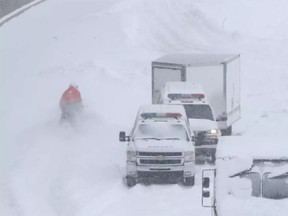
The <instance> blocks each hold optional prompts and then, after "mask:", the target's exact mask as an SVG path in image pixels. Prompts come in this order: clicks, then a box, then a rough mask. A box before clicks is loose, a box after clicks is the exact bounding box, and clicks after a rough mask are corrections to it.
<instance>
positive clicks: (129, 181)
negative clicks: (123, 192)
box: [126, 176, 136, 187]
mask: <svg viewBox="0 0 288 216" xmlns="http://www.w3.org/2000/svg"><path fill="white" fill-rule="evenodd" d="M126 184H127V186H128V187H133V186H135V185H136V179H135V178H133V177H131V176H127V177H126Z"/></svg>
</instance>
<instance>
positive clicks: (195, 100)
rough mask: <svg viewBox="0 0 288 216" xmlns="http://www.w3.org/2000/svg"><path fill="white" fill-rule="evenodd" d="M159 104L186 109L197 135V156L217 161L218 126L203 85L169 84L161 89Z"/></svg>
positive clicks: (191, 125) (189, 83)
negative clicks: (180, 106) (179, 106)
mask: <svg viewBox="0 0 288 216" xmlns="http://www.w3.org/2000/svg"><path fill="white" fill-rule="evenodd" d="M157 103H159V104H174V105H175V104H177V105H182V106H183V107H184V109H185V112H186V116H187V118H188V119H189V124H190V127H191V130H193V131H194V133H195V144H196V155H199V156H208V157H211V159H212V162H214V161H215V153H216V147H217V145H216V144H217V143H218V139H219V136H220V135H221V132H220V130H219V129H218V124H217V122H216V120H215V118H214V113H213V110H212V108H211V106H210V104H209V102H208V99H207V98H206V96H205V92H204V91H203V89H202V87H201V85H199V84H196V83H191V82H167V83H166V84H165V85H164V87H163V88H162V89H161V92H160V97H159V99H158V101H157Z"/></svg>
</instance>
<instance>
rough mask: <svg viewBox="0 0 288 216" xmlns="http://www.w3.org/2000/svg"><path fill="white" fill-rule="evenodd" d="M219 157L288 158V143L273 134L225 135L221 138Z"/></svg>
mask: <svg viewBox="0 0 288 216" xmlns="http://www.w3.org/2000/svg"><path fill="white" fill-rule="evenodd" d="M217 157H218V158H225V157H238V158H247V157H248V158H251V159H253V160H255V159H271V160H277V159H288V145H287V141H286V140H283V138H278V137H273V136H261V137H254V136H230V137H228V136H225V137H221V138H220V139H219V143H218V147H217Z"/></svg>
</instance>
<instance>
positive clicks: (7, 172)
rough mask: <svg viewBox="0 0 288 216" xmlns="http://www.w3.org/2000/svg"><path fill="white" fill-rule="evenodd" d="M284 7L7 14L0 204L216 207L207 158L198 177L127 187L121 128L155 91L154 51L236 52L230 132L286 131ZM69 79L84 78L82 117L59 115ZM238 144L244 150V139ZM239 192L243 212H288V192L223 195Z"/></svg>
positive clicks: (35, 209)
mask: <svg viewBox="0 0 288 216" xmlns="http://www.w3.org/2000/svg"><path fill="white" fill-rule="evenodd" d="M287 9H288V2H287V1H285V0H277V1H271V0H234V1H233V2H232V1H229V0H195V1H191V0H177V1H176V0H157V1H155V0H153V1H152V0H97V1H92V0H90V1H89V0H85V1H82V0H81V1H80V0H47V1H44V2H43V3H41V4H39V5H37V6H36V7H33V8H31V9H29V10H28V11H26V12H25V13H23V14H21V15H20V16H18V17H16V18H14V19H12V20H10V21H9V22H7V23H5V24H4V25H3V26H1V27H0V99H1V102H0V104H1V106H0V119H1V125H0V160H1V163H0V169H1V170H0V213H1V215H5V216H6V215H7V216H22V215H23V216H26V215H27V216H39V215H41V216H62V215H63V216H66V215H69V216H74V215H75V216H76V215H77V216H90V215H91V216H95V215H101V216H104V215H107V216H108V215H109V216H110V215H111V216H112V215H113V216H116V215H121V216H122V215H126V216H134V215H139V216H141V215H143V216H144V215H145V216H146V215H151V216H152V215H155V216H156V215H157V216H159V215H163V216H164V215H165V216H174V215H181V216H185V215H187V216H188V215H193V214H196V213H197V215H203V216H206V215H207V216H209V215H210V209H208V208H202V207H201V170H202V169H203V168H206V167H209V168H211V166H210V165H207V164H204V165H201V166H198V167H197V168H196V184H195V186H194V187H183V186H181V185H177V184H164V185H162V184H160V185H158V184H155V185H154V184H153V185H149V186H146V185H142V184H137V185H136V186H135V187H133V188H131V189H128V188H127V187H126V186H125V184H124V183H123V177H124V176H125V161H126V144H125V143H120V142H119V141H118V133H119V131H120V130H124V131H126V132H127V133H128V132H129V131H130V129H131V128H132V126H133V123H134V120H135V119H134V118H135V116H136V113H137V110H138V108H139V106H140V105H142V104H149V103H151V100H152V99H151V61H152V60H154V59H157V58H159V57H161V56H163V55H166V54H171V53H240V54H241V106H242V107H241V108H242V119H241V120H240V121H239V122H238V123H237V124H235V126H234V128H233V137H232V139H231V142H233V143H234V140H235V144H236V143H239V137H240V136H242V137H251V136H252V137H254V138H255V137H256V138H257V139H258V140H265V139H266V138H265V137H270V138H269V139H272V138H273V137H275V136H276V137H277V139H276V140H286V131H287V125H288V108H287V107H288V94H287V91H288V73H287V66H288V63H287V56H288V51H287V50H288V38H287V36H288V17H287V16H288V15H287ZM70 83H77V85H78V86H79V89H80V91H81V94H82V98H83V101H84V105H85V110H84V112H83V115H82V116H81V118H80V119H79V121H78V123H77V124H76V125H75V126H74V127H71V126H69V125H61V124H59V118H60V109H59V100H60V97H61V95H62V93H63V91H64V90H65V89H66V88H67V87H68V85H69V84H70ZM263 143H265V145H269V143H267V142H263ZM258 144H259V143H256V145H258ZM270 144H271V143H270ZM271 145H272V144H271ZM265 147H267V146H265ZM235 148H236V149H237V148H239V150H240V149H241V150H240V151H241V152H242V153H243V147H241V145H240V144H239V145H235ZM264 149H265V148H264ZM280 149H281V151H282V150H283V151H286V152H287V149H288V147H287V146H283V145H282V146H281V148H280ZM275 151H276V152H277V150H275ZM279 151H280V150H279ZM279 151H278V152H279ZM226 203H227V204H226ZM233 203H234V204H235V205H237V206H238V207H237V208H235V209H237V216H238V215H239V216H240V215H241V216H243V215H247V214H249V213H250V214H249V215H253V216H266V215H267V216H268V215H273V216H274V215H279V216H280V215H286V214H287V212H288V200H287V199H286V200H281V201H277V200H276V201H275V200H273V201H271V200H263V199H257V198H253V199H248V200H242V201H241V203H239V202H237V200H234V199H229V200H227V201H226V202H225V204H226V206H229V205H230V204H231V205H232V204H233ZM243 206H247V208H245V209H243ZM241 207H242V208H241ZM235 209H229V208H228V209H226V210H225V211H226V213H225V214H227V215H231V214H234V213H235ZM273 209H276V210H277V214H276V213H275V212H276V210H273ZM247 212H249V213H247ZM234 215H235V214H234Z"/></svg>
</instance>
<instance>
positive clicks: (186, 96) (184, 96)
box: [168, 93, 205, 100]
mask: <svg viewBox="0 0 288 216" xmlns="http://www.w3.org/2000/svg"><path fill="white" fill-rule="evenodd" d="M168 98H170V99H171V100H181V99H198V100H201V99H203V98H205V95H204V94H202V93H196V94H168Z"/></svg>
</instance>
